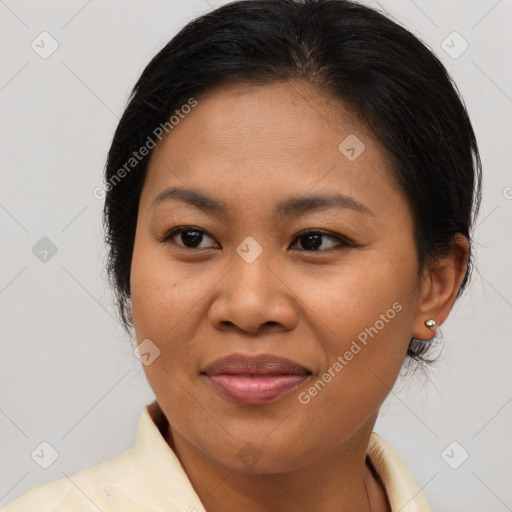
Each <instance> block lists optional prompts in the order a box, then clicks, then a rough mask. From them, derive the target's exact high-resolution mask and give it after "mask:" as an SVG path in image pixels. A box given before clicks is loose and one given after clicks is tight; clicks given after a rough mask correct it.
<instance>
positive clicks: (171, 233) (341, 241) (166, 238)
mask: <svg viewBox="0 0 512 512" xmlns="http://www.w3.org/2000/svg"><path fill="white" fill-rule="evenodd" d="M184 231H198V232H200V233H202V234H204V235H206V236H208V237H210V238H211V239H212V240H215V238H214V237H213V236H212V235H210V234H209V233H208V231H206V230H205V229H202V228H199V227H197V226H175V227H174V228H171V229H169V230H168V231H166V233H165V234H164V235H163V236H162V237H161V238H159V242H161V243H163V244H165V243H169V242H170V239H171V238H173V237H175V236H177V235H179V234H181V233H182V232H184ZM308 234H319V235H323V236H325V237H328V238H331V239H334V240H337V241H338V245H337V246H335V247H331V248H330V249H322V250H314V251H308V250H306V249H299V252H305V253H316V254H321V253H328V252H331V251H335V250H338V249H339V248H340V247H356V244H355V243H353V242H352V241H351V240H350V239H348V238H347V237H345V236H342V235H340V234H337V233H333V232H331V231H327V230H325V229H320V228H308V229H305V230H303V231H299V232H298V233H297V234H296V235H295V236H294V238H293V241H292V243H291V245H292V246H293V245H295V243H297V241H298V240H299V239H300V238H301V237H303V236H306V235H308ZM216 243H217V245H220V244H219V243H218V242H216ZM176 245H177V246H178V247H180V248H181V249H185V250H190V251H199V250H211V249H216V248H217V247H185V246H183V245H180V244H177V243H176Z"/></svg>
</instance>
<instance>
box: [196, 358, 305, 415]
mask: <svg viewBox="0 0 512 512" xmlns="http://www.w3.org/2000/svg"><path fill="white" fill-rule="evenodd" d="M311 374H312V372H311V371H310V370H308V369H307V368H305V367H304V366H302V365H300V364H298V363H295V362H294V361H291V360H290V359H285V358H281V357H276V356H272V355H269V354H262V355H258V356H244V355H241V354H233V355H231V356H228V357H225V358H222V359H217V360H216V361H214V362H213V363H211V364H209V365H208V366H207V367H206V368H205V369H204V370H203V371H202V372H201V375H202V376H203V377H205V378H206V380H207V381H208V382H209V383H210V384H211V385H212V387H213V389H214V390H215V391H217V392H218V393H220V394H221V395H222V396H223V397H225V398H227V399H229V400H230V401H232V402H235V403H238V404H244V405H257V404H263V403H268V402H271V401H275V400H277V399H278V398H281V397H282V396H284V395H286V394H288V393H290V392H291V391H293V390H294V389H296V388H297V387H299V386H300V385H301V384H303V383H304V382H305V381H306V380H307V379H308V378H309V376H310V375H311Z"/></svg>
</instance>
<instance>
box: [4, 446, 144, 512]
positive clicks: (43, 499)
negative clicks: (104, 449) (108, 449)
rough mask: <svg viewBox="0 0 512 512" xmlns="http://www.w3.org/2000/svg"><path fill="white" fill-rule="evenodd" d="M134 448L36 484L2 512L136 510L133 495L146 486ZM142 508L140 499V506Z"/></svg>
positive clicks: (128, 511)
mask: <svg viewBox="0 0 512 512" xmlns="http://www.w3.org/2000/svg"><path fill="white" fill-rule="evenodd" d="M140 487H143V484H142V482H141V481H140V478H137V471H136V465H135V462H134V460H133V454H132V450H127V451H126V452H123V453H121V454H120V455H118V456H117V457H114V458H112V459H109V460H107V461H105V462H103V463H101V464H98V465H96V466H93V467H90V468H86V469H83V470H81V471H79V472H77V473H74V474H72V475H66V476H64V477H63V478H60V479H58V480H54V481H52V482H48V483H46V484H43V485H40V486H39V487H35V488H34V489H32V490H30V491H28V492H27V493H25V494H23V495H22V496H20V497H19V498H17V499H16V500H14V501H13V502H11V503H10V504H9V505H7V506H6V507H5V508H3V509H2V511H1V512H50V511H51V512H98V510H102V511H103V512H109V511H111V510H112V511H113V510H123V512H131V510H134V508H133V502H132V499H131V498H130V499H129V498H128V491H129V493H130V495H131V497H133V496H134V493H135V494H137V491H139V492H141V493H143V491H144V489H140ZM137 510H140V503H139V508H138V509H137Z"/></svg>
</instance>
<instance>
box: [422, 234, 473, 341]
mask: <svg viewBox="0 0 512 512" xmlns="http://www.w3.org/2000/svg"><path fill="white" fill-rule="evenodd" d="M468 257H469V242H468V239H467V238H466V237H465V236H464V235H462V234H460V233H457V234H456V235H455V236H454V237H453V241H452V245H451V248H450V251H449V253H448V254H446V255H445V256H442V257H440V258H438V259H437V260H435V261H433V262H431V263H430V265H429V267H428V269H426V270H425V272H424V274H423V277H422V278H421V285H420V295H419V298H418V305H417V309H416V318H415V321H414V326H413V332H412V336H413V337H415V338H418V339H421V340H430V339H432V338H433V337H434V336H435V334H436V329H437V327H439V326H440V325H441V324H442V323H443V322H444V321H445V320H446V318H447V317H448V315H449V313H450V311H451V309H452V307H453V304H454V302H455V299H456V297H457V293H458V291H459V288H460V285H461V284H462V281H463V279H464V276H465V275H466V270H467V263H468Z"/></svg>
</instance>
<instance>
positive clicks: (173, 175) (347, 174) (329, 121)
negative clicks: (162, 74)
mask: <svg viewBox="0 0 512 512" xmlns="http://www.w3.org/2000/svg"><path fill="white" fill-rule="evenodd" d="M347 150H348V152H347ZM171 185H180V186H185V187H186V186H190V187H194V186H197V187H200V188H201V189H203V190H204V189H208V190H209V191H211V192H212V193H217V194H216V195H217V197H224V198H227V199H228V202H229V199H230V198H231V199H232V200H234V201H236V197H238V196H240V195H244V194H245V198H247V196H248V195H249V196H250V195H251V194H252V195H253V196H254V198H255V199H256V198H259V200H260V201H261V200H262V199H264V198H265V197H267V198H269V199H270V198H271V197H274V198H275V199H276V200H277V198H278V197H281V198H283V197H284V195H294V196H297V195H300V194H303V193H305V192H306V191H315V192H326V191H330V192H332V191H336V192H340V193H343V194H345V195H350V196H354V195H360V196H361V201H360V202H362V203H364V202H365V199H366V200H370V202H372V201H373V200H376V199H379V198H380V199H384V198H386V197H388V196H389V197H390V199H392V196H393V194H395V195H396V194H397V187H396V184H395V182H394V180H393V178H392V176H391V173H390V165H389V162H388V157H387V153H386V151H385V150H384V149H383V148H382V146H381V145H380V144H379V143H378V142H377V141H376V140H375V138H374V137H373V135H372V134H371V133H370V132H369V131H368V130H367V129H366V127H365V126H364V125H363V123H362V122H360V121H359V120H358V119H357V117H356V116H354V115H353V114H351V113H350V112H349V111H348V110H347V109H346V108H345V106H344V105H343V104H342V103H341V102H340V101H339V100H336V99H334V98H332V97H331V96H329V95H327V94H325V93H324V92H322V91H320V90H319V89H317V88H316V87H314V86H312V85H311V84H307V83H303V82H276V83H273V84H270V85H265V86H251V85H247V84H238V83H236V84H229V85H225V86H221V87H218V88H216V89H214V90H211V91H209V92H208V93H207V94H204V95H202V96H201V97H198V98H197V106H195V107H194V108H193V109H192V110H191V111H190V113H188V114H186V115H183V116H181V118H180V121H179V123H178V124H177V125H175V126H174V127H173V129H172V130H171V131H170V132H169V134H168V135H167V136H166V137H165V138H164V139H163V140H162V142H160V143H159V144H158V145H157V147H156V148H155V150H154V152H153V155H152V157H151V160H150V163H149V166H148V173H147V176H146V183H145V187H144V191H143V195H144V194H145V195H151V196H152V199H154V198H155V196H156V195H158V194H159V193H161V192H162V190H163V189H164V188H166V187H169V186H171ZM372 195H373V196H374V197H373V198H372V197H371V196H372ZM365 196H368V197H365Z"/></svg>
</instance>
